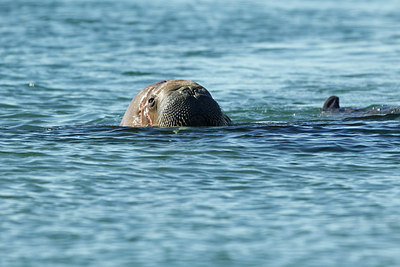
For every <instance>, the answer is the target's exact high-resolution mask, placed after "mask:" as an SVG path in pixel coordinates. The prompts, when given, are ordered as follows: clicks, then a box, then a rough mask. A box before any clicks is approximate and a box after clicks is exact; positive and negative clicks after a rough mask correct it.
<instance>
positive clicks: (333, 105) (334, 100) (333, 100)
mask: <svg viewBox="0 0 400 267" xmlns="http://www.w3.org/2000/svg"><path fill="white" fill-rule="evenodd" d="M339 108H340V106H339V97H337V96H334V95H333V96H330V97H328V98H327V99H326V100H325V102H324V105H323V106H322V109H323V110H335V109H339Z"/></svg>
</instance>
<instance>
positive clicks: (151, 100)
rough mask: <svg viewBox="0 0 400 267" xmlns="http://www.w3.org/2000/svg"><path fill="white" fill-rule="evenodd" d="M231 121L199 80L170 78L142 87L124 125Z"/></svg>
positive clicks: (179, 124) (130, 107)
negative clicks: (197, 81) (196, 81)
mask: <svg viewBox="0 0 400 267" xmlns="http://www.w3.org/2000/svg"><path fill="white" fill-rule="evenodd" d="M230 124H232V122H231V120H230V119H229V117H228V116H226V115H225V114H224V113H222V111H221V108H220V107H219V105H218V103H217V102H216V101H215V100H214V99H213V98H212V96H211V94H210V93H209V92H208V91H207V89H205V88H204V87H203V86H201V85H199V84H198V83H195V82H192V81H187V80H170V81H160V82H156V83H153V84H151V85H149V86H147V87H145V88H143V89H142V90H141V91H140V92H139V93H138V94H137V95H136V96H135V97H134V98H133V100H132V101H131V103H130V105H129V107H128V109H127V110H126V112H125V115H124V117H123V118H122V121H121V124H120V125H121V126H134V127H151V126H153V127H178V126H224V125H230Z"/></svg>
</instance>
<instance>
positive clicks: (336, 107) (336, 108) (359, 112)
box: [322, 95, 400, 117]
mask: <svg viewBox="0 0 400 267" xmlns="http://www.w3.org/2000/svg"><path fill="white" fill-rule="evenodd" d="M322 111H323V112H324V113H334V114H336V113H342V114H346V115H345V116H354V117H362V116H371V115H372V116H373V115H399V114H400V107H393V106H386V105H379V106H373V107H367V108H352V107H345V108H343V107H341V106H340V104H339V97H337V96H334V95H333V96H330V97H328V98H327V99H326V100H325V102H324V104H323V106H322Z"/></svg>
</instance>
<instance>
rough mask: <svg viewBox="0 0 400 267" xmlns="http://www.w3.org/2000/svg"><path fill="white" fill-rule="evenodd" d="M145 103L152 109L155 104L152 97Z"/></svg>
mask: <svg viewBox="0 0 400 267" xmlns="http://www.w3.org/2000/svg"><path fill="white" fill-rule="evenodd" d="M147 102H148V103H149V106H150V107H154V104H155V103H156V101H155V99H154V97H150V98H149V100H147Z"/></svg>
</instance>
